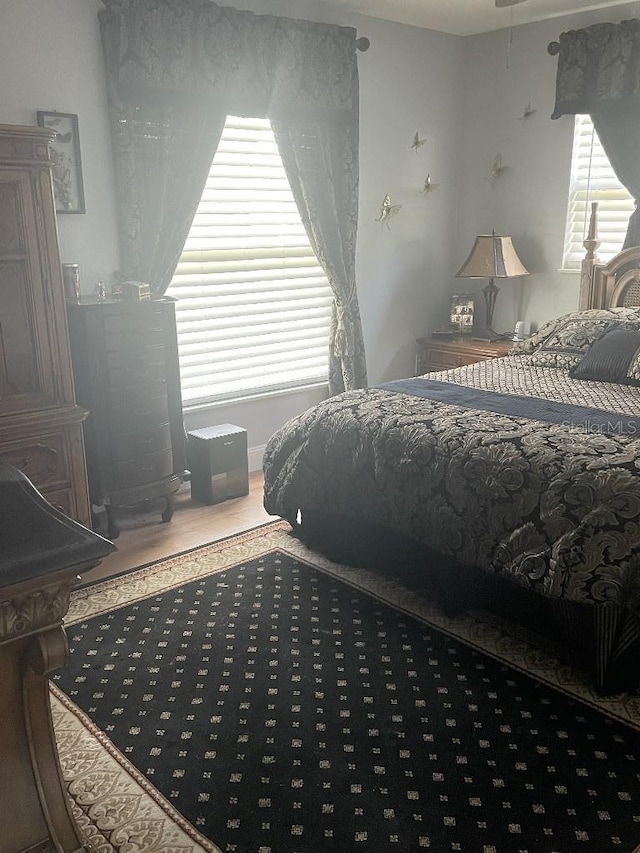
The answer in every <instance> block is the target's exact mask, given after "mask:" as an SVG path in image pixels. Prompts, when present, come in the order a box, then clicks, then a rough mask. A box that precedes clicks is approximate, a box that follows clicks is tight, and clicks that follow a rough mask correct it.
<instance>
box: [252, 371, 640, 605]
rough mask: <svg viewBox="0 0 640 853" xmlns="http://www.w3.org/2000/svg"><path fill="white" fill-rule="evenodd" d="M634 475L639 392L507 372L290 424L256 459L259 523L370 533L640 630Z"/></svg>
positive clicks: (345, 400) (356, 396)
mask: <svg viewBox="0 0 640 853" xmlns="http://www.w3.org/2000/svg"><path fill="white" fill-rule="evenodd" d="M452 383H453V386H455V387H454V388H453V391H454V392H455V393H454V396H453V398H449V397H448V396H447V389H446V388H445V387H444V386H445V385H447V384H449V385H451V384H452ZM421 386H424V387H421ZM430 395H431V396H430ZM451 399H453V400H454V402H451ZM532 401H533V406H534V407H533V408H531V406H532ZM536 401H537V404H538V405H536ZM523 407H524V409H523ZM639 468H640V388H634V387H632V388H630V387H625V386H621V385H616V384H609V383H602V382H590V381H587V382H585V381H579V380H572V379H570V378H569V376H568V374H567V372H566V371H564V370H558V369H557V368H548V367H532V366H531V365H530V363H529V359H528V358H526V357H524V356H509V357H506V358H503V359H494V360H491V361H487V362H482V363H480V364H477V365H471V366H467V367H463V368H458V369H456V370H451V371H443V372H441V373H434V374H429V376H428V377H424V378H423V379H420V378H418V379H415V380H410V381H408V382H407V383H389V385H387V386H381V387H379V388H370V389H366V390H359V391H352V392H347V393H344V394H341V395H339V396H336V397H333V398H331V399H328V400H326V401H325V402H323V403H321V404H319V405H318V406H316V407H314V408H313V409H311V410H309V411H308V412H305V413H304V414H302V415H300V416H299V417H297V418H295V419H293V420H292V421H290V422H289V423H288V424H287V425H285V426H284V427H283V428H282V429H280V430H279V431H278V432H277V433H276V434H275V435H274V436H273V437H272V438H271V440H270V442H269V443H268V446H267V448H266V452H265V457H264V473H265V507H266V509H267V511H268V512H270V513H272V514H274V515H280V516H283V517H285V518H288V519H290V520H295V518H296V515H297V513H298V511H299V510H300V511H301V512H302V515H303V517H304V512H305V510H321V511H324V512H328V513H333V514H335V513H338V514H340V515H343V516H345V517H347V518H354V519H356V518H357V519H362V520H364V521H367V522H373V523H374V524H376V525H380V526H381V527H384V528H387V529H390V530H392V531H395V532H399V533H401V534H404V535H405V536H407V537H409V538H410V539H414V540H418V541H420V542H422V543H424V544H425V545H427V546H428V547H429V548H430V549H432V550H433V551H436V552H437V553H440V554H441V555H443V556H444V557H450V558H452V559H454V560H455V561H456V562H457V563H458V564H461V565H463V566H465V565H467V566H475V567H479V568H481V569H483V570H485V571H486V572H490V573H492V574H496V575H502V576H507V577H508V578H509V579H511V580H512V581H514V582H516V583H518V584H520V585H522V586H524V587H527V588H529V589H531V590H534V591H535V592H537V593H539V594H541V595H543V596H547V597H551V598H556V599H566V600H568V601H572V602H578V603H587V604H616V605H620V606H621V607H622V608H624V609H625V610H626V611H627V612H629V611H631V612H632V613H634V614H640V471H639Z"/></svg>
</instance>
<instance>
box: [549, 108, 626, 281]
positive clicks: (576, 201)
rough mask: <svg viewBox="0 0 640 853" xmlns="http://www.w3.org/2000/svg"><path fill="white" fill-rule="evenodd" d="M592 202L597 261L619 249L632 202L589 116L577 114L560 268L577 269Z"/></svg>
mask: <svg viewBox="0 0 640 853" xmlns="http://www.w3.org/2000/svg"><path fill="white" fill-rule="evenodd" d="M593 201H597V202H598V237H599V239H600V246H599V247H598V257H599V258H600V260H601V261H608V260H609V259H610V258H612V257H613V256H614V255H615V254H617V253H618V252H619V251H620V250H621V249H622V245H623V243H624V238H625V235H626V233H627V225H628V222H629V217H630V216H631V214H632V212H633V209H634V202H633V198H632V197H631V195H630V194H629V193H628V192H627V190H626V189H625V188H624V187H623V186H622V184H621V183H620V181H619V180H618V178H617V177H616V175H615V172H614V171H613V169H612V167H611V164H610V163H609V158H608V157H607V155H606V154H605V152H604V148H603V147H602V144H601V142H600V140H599V139H598V134H597V133H596V130H595V128H594V126H593V122H592V121H591V117H590V116H588V115H577V116H576V120H575V129H574V134H573V155H572V158H571V183H570V186H569V205H568V209H567V227H566V232H565V239H564V260H563V267H564V269H569V270H577V269H580V264H581V262H582V259H583V258H584V246H583V245H582V242H583V240H584V238H585V237H586V234H587V228H588V226H589V215H590V213H591V202H593Z"/></svg>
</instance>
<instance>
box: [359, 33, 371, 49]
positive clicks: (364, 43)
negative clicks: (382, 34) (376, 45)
mask: <svg viewBox="0 0 640 853" xmlns="http://www.w3.org/2000/svg"><path fill="white" fill-rule="evenodd" d="M370 44H371V42H370V41H369V39H368V38H367V37H366V36H361V37H360V38H359V39H356V47H357V49H358V50H361V51H362V52H363V53H364V52H365V50H369V46H370Z"/></svg>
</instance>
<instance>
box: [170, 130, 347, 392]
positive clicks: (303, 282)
mask: <svg viewBox="0 0 640 853" xmlns="http://www.w3.org/2000/svg"><path fill="white" fill-rule="evenodd" d="M167 294H168V295H169V296H172V297H175V298H176V299H177V300H178V302H177V304H176V320H177V327H178V349H179V357H180V373H181V379H182V397H183V401H184V405H185V407H189V406H196V405H198V404H204V403H207V402H213V401H217V400H228V399H235V398H239V397H245V396H252V395H256V394H264V393H268V392H270V391H275V390H280V389H286V388H293V387H300V386H305V385H311V384H316V383H318V382H323V381H326V379H327V376H328V352H329V327H330V320H331V302H332V294H331V288H330V286H329V283H328V281H327V278H326V276H325V275H324V272H323V270H322V268H321V266H320V265H319V263H318V261H317V258H316V256H315V254H314V252H313V249H312V248H311V246H310V244H309V240H308V238H307V235H306V232H305V229H304V226H303V224H302V221H301V219H300V215H299V213H298V209H297V206H296V203H295V200H294V198H293V194H292V192H291V187H290V185H289V181H288V179H287V176H286V174H285V171H284V168H283V165H282V160H281V158H280V154H279V152H278V148H277V145H276V142H275V138H274V136H273V131H272V130H271V125H270V123H269V121H268V120H263V119H252V118H237V117H235V116H228V117H227V121H226V124H225V128H224V131H223V133H222V138H221V140H220V144H219V146H218V150H217V151H216V154H215V157H214V158H213V163H212V165H211V170H210V172H209V177H208V179H207V183H206V186H205V188H204V192H203V194H202V198H201V200H200V204H199V206H198V209H197V212H196V215H195V217H194V219H193V223H192V225H191V230H190V232H189V236H188V237H187V240H186V243H185V245H184V250H183V252H182V255H181V257H180V261H179V263H178V266H177V269H176V272H175V275H174V277H173V280H172V282H171V285H170V287H169V289H168V291H167Z"/></svg>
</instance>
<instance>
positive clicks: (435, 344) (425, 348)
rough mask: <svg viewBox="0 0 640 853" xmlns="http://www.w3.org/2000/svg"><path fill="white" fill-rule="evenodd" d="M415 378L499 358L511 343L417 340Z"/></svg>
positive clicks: (437, 339) (509, 348)
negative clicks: (435, 371)
mask: <svg viewBox="0 0 640 853" xmlns="http://www.w3.org/2000/svg"><path fill="white" fill-rule="evenodd" d="M417 343H418V354H417V356H416V376H422V374H423V373H430V372H431V371H434V370H450V369H451V368H452V367H462V365H464V364H473V363H474V362H475V361H484V360H485V359H487V358H500V357H501V356H504V355H507V354H508V353H509V352H510V351H511V349H512V348H513V341H495V342H494V343H491V342H490V341H476V340H473V339H472V338H456V339H454V340H446V339H440V338H418V341H417Z"/></svg>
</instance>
